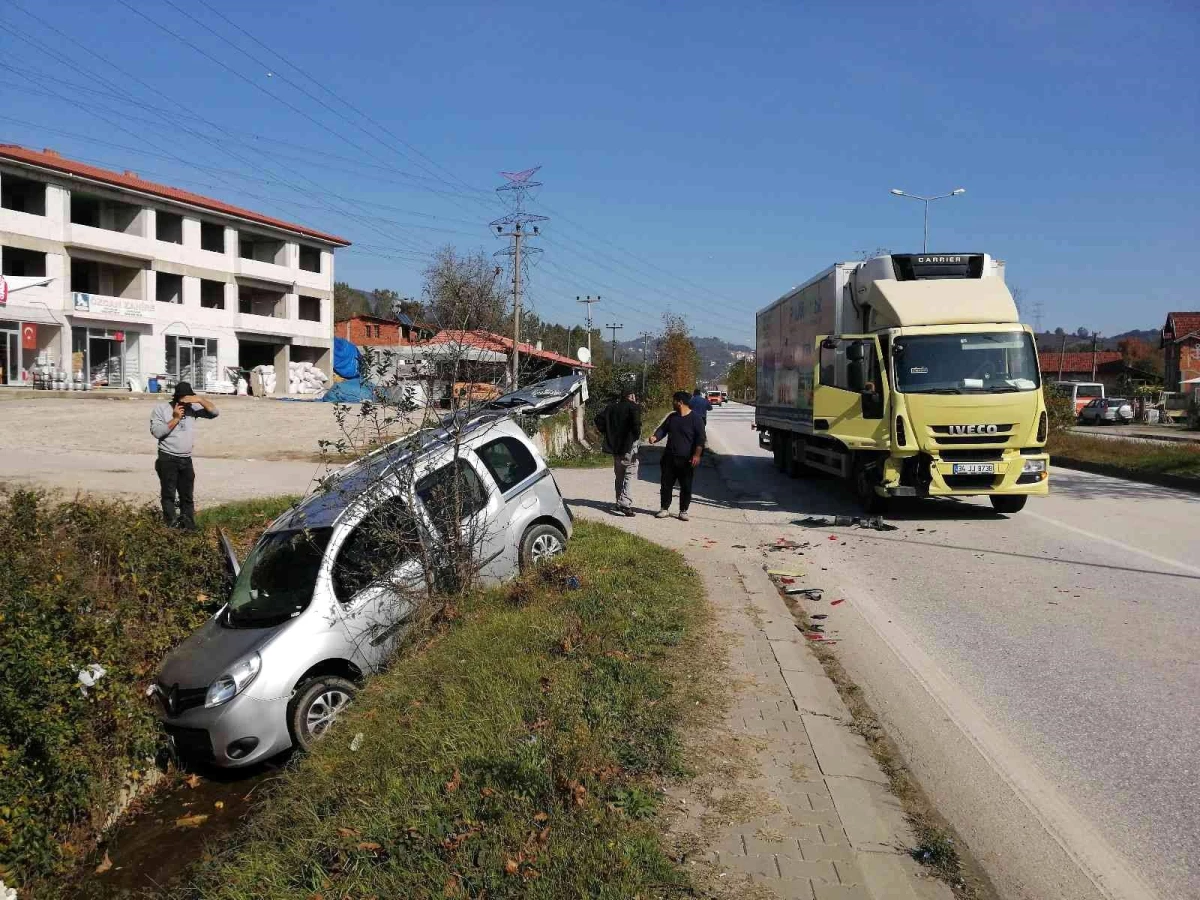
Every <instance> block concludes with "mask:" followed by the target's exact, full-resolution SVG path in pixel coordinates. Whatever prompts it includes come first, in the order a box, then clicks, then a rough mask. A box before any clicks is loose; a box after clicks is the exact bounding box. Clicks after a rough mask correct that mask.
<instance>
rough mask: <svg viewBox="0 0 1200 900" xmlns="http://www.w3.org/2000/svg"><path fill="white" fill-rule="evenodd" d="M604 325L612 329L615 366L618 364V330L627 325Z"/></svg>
mask: <svg viewBox="0 0 1200 900" xmlns="http://www.w3.org/2000/svg"><path fill="white" fill-rule="evenodd" d="M604 327H605V328H611V329H612V345H613V357H612V361H613V365H614V366H615V365H616V364H617V332H618V331H619V330H620V329H622V328H624V327H625V326H624V325H605V326H604Z"/></svg>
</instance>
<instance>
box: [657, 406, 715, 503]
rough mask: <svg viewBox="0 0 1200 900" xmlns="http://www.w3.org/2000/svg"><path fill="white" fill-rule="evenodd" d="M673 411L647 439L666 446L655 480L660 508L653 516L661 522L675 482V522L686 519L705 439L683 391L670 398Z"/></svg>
mask: <svg viewBox="0 0 1200 900" xmlns="http://www.w3.org/2000/svg"><path fill="white" fill-rule="evenodd" d="M673 399H674V401H675V412H673V413H671V414H670V415H669V416H667V417H666V418H665V419H664V420H663V423H662V424H661V425H659V426H658V430H657V431H656V432H654V434H652V435H651V436H650V443H652V444H656V443H658V442H659V441H661V440H663V439H666V442H667V446H666V448H665V449H664V450H663V455H662V462H661V463H660V465H661V466H662V479H661V480H660V481H659V499H660V501H661V502H660V504H659V505H660V506H661V507H662V508H661V509H660V510H659V511H658V513H657V514H656V515H655V516H654V518H656V519H665V518H667V516H669V515H670V514H671V494H672V493H673V492H674V490H675V482H676V481H678V482H679V521H681V522H686V521H687V520H688V507H690V506H691V505H692V478H693V476H694V475H695V474H696V466H698V465H700V457H701V456H703V454H704V443H705V440H706V439H707V436H706V435H705V433H704V420H703V419H701V418H700V414H699V413H697V412H693V410H692V407H691V406H690V405H689V401H690V400H691V398H690V397H689V396H688V392H687V391H676V392H675V396H674V398H673Z"/></svg>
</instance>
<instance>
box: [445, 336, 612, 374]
mask: <svg viewBox="0 0 1200 900" xmlns="http://www.w3.org/2000/svg"><path fill="white" fill-rule="evenodd" d="M425 343H426V344H453V343H456V344H463V345H465V346H468V347H476V348H478V349H480V350H491V351H493V352H494V353H511V352H512V346H513V341H512V338H508V337H504V336H503V335H500V334H493V333H492V332H490V331H439V332H438V333H437V334H435V335H434V336H433V337H431V338H430V339H429V340H428V341H425ZM518 350H519V351H520V353H521V354H522V355H523V356H532V357H534V358H535V359H543V360H545V361H546V362H552V363H558V364H559V365H562V366H571V367H573V368H576V369H590V368H592V366H591V365H585V364H584V363H581V362H580V361H579V360H577V359H572V358H571V357H569V356H563V355H562V354H561V353H554V352H552V351H550V350H538V349H537V348H536V347H534V346H533V345H532V344H526V343H522V344H521V345H520V347H519V348H518Z"/></svg>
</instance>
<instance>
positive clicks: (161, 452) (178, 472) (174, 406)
mask: <svg viewBox="0 0 1200 900" xmlns="http://www.w3.org/2000/svg"><path fill="white" fill-rule="evenodd" d="M216 417H217V408H216V407H215V406H214V405H213V403H212V401H211V400H206V399H205V398H204V397H198V396H196V394H195V393H194V392H193V391H192V386H191V385H190V384H188V383H187V382H186V381H181V382H179V384H178V385H176V386H175V393H174V395H173V396H172V397H171V402H170V403H159V404H157V405H155V407H154V409H152V410H151V411H150V433H151V434H152V435H154V439H155V440H156V441H158V459H157V460H155V462H154V470H155V471H156V472H157V473H158V486H159V489H160V490H159V493H160V494H161V500H162V511H163V519H164V521H166V523H167V524H168V525H173V526H178V527H179V528H186V529H188V530H189V531H195V530H196V506H195V502H194V501H193V498H192V486H193V485H194V483H195V481H196V472H195V470H194V469H193V468H192V446H193V444H194V443H195V440H196V438H195V431H194V426H195V422H196V419H215V418H216ZM176 495H178V496H179V514H178V516H176V514H175V497H176Z"/></svg>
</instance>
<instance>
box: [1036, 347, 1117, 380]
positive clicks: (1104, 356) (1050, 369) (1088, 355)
mask: <svg viewBox="0 0 1200 900" xmlns="http://www.w3.org/2000/svg"><path fill="white" fill-rule="evenodd" d="M1060 356H1061V357H1062V371H1063V373H1064V374H1065V373H1067V372H1088V373H1091V371H1092V351H1091V350H1087V351H1085V352H1083V353H1059V352H1058V351H1057V350H1055V351H1052V352H1050V353H1041V354H1039V357H1038V358H1039V360H1040V361H1041V364H1042V373H1043V374H1045V375H1057V374H1058V369H1059V365H1058V359H1059V357H1060ZM1120 361H1121V354H1120V353H1119V352H1118V351H1116V350H1100V351H1099V352H1097V353H1096V366H1097V367H1100V366H1102V365H1105V364H1106V363H1115V362H1120Z"/></svg>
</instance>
